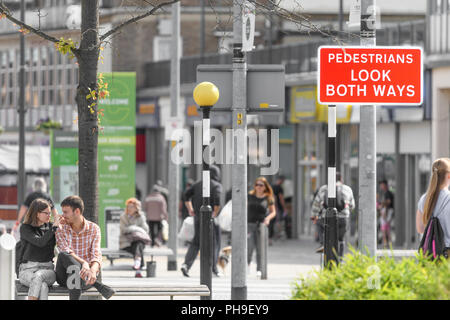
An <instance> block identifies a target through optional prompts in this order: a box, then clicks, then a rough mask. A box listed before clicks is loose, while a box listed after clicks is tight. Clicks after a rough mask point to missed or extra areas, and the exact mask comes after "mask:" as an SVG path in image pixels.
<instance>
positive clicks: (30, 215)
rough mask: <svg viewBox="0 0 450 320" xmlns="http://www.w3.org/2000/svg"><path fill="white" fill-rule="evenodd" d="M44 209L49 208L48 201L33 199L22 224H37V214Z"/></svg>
mask: <svg viewBox="0 0 450 320" xmlns="http://www.w3.org/2000/svg"><path fill="white" fill-rule="evenodd" d="M45 209H50V203H48V202H47V200H44V199H41V198H37V199H36V200H34V201H33V202H32V203H31V205H30V207H29V208H28V211H27V213H26V215H25V219H24V220H23V224H31V225H32V226H37V225H38V216H37V214H38V213H39V212H42V211H44V210H45Z"/></svg>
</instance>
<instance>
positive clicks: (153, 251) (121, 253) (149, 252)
mask: <svg viewBox="0 0 450 320" xmlns="http://www.w3.org/2000/svg"><path fill="white" fill-rule="evenodd" d="M101 251H102V255H103V256H104V257H106V258H107V259H108V260H109V261H110V263H111V266H113V265H114V259H120V258H133V255H132V254H131V253H129V252H128V251H125V250H116V249H106V248H103V249H101ZM171 255H173V250H172V249H170V248H146V249H145V250H144V256H151V261H153V257H154V256H155V257H158V256H171Z"/></svg>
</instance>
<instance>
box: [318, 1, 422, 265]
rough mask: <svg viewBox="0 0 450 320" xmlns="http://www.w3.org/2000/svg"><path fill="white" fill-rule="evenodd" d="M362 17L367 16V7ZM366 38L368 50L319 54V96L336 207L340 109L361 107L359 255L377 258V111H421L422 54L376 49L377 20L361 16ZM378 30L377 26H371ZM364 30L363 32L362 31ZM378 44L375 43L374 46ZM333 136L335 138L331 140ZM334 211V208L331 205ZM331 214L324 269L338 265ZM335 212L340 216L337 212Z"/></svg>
mask: <svg viewBox="0 0 450 320" xmlns="http://www.w3.org/2000/svg"><path fill="white" fill-rule="evenodd" d="M363 4H364V8H363V10H362V12H365V11H367V10H368V7H367V3H366V2H364V3H363ZM361 17H362V18H361V19H362V20H361V21H362V22H364V23H361V30H362V31H361V36H362V37H363V38H364V41H362V42H361V43H362V44H363V45H366V46H361V47H336V46H322V47H320V48H319V49H318V90H317V97H318V101H319V103H321V104H325V105H329V106H328V116H329V118H328V125H329V128H328V131H329V149H330V158H329V159H328V160H329V161H328V164H329V168H328V190H329V198H330V201H332V202H331V203H332V204H334V203H335V196H336V181H335V170H336V169H335V166H336V163H335V159H334V155H335V148H336V147H335V139H336V135H335V132H336V112H335V110H336V104H361V105H362V107H361V123H360V150H359V153H360V156H359V161H360V162H359V170H360V172H359V177H360V180H359V194H360V198H359V203H360V206H359V208H360V226H359V239H360V249H362V250H366V249H367V250H368V253H369V254H370V255H375V253H376V224H375V221H376V212H375V210H376V205H375V192H376V148H375V132H376V123H375V106H376V105H380V104H383V105H420V104H422V101H423V67H422V66H423V53H422V49H421V48H420V47H375V42H374V40H375V37H374V32H375V31H374V30H371V29H370V30H366V29H367V26H368V25H369V18H370V19H374V17H373V16H372V15H368V16H366V15H364V19H363V15H362V16H361ZM372 25H373V23H372ZM363 29H364V30H363ZM372 42H373V43H372ZM330 133H331V134H330ZM330 207H334V206H333V205H331V206H330ZM332 209H334V208H331V210H329V212H328V211H327V217H326V219H328V220H327V221H328V222H327V223H326V226H325V248H324V251H325V264H327V263H328V260H335V261H336V262H338V259H337V257H335V256H334V254H333V248H337V243H336V241H335V240H336V239H335V238H336V235H335V230H336V225H335V220H334V217H335V214H333V212H332ZM334 211H335V210H334Z"/></svg>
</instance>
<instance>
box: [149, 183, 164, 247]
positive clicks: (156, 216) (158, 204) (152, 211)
mask: <svg viewBox="0 0 450 320" xmlns="http://www.w3.org/2000/svg"><path fill="white" fill-rule="evenodd" d="M144 211H145V213H146V215H147V223H148V226H149V228H150V238H151V240H152V244H151V245H152V247H154V246H155V245H156V246H157V247H159V246H160V245H161V241H162V237H161V231H162V223H161V221H162V220H166V221H167V219H168V214H167V201H166V199H165V198H164V195H163V194H162V193H161V191H160V189H159V187H158V186H153V188H152V191H151V192H150V194H149V195H148V196H147V197H146V198H145V201H144ZM155 230H156V231H155ZM160 238H161V240H160Z"/></svg>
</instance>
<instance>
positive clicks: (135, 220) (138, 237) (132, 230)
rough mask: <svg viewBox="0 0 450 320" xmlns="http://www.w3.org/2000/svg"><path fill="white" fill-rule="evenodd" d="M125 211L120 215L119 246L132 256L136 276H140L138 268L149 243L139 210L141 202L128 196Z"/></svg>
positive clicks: (142, 213)
mask: <svg viewBox="0 0 450 320" xmlns="http://www.w3.org/2000/svg"><path fill="white" fill-rule="evenodd" d="M125 205H126V208H125V212H124V213H123V214H122V215H121V216H120V237H119V247H120V249H122V250H126V251H128V252H130V253H131V254H132V255H133V257H134V266H133V269H134V270H136V275H135V276H136V278H142V274H141V272H140V270H141V269H142V267H143V266H144V248H145V245H146V244H149V243H150V237H149V236H148V231H149V228H148V225H147V223H146V222H145V213H144V212H142V211H141V202H140V201H139V200H137V199H136V198H130V199H128V200H127V201H126V202H125Z"/></svg>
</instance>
